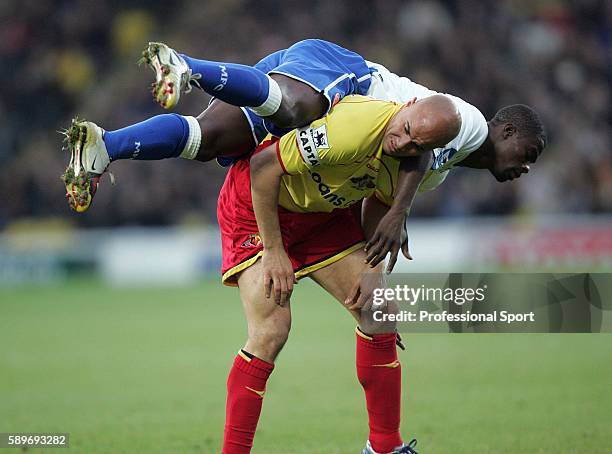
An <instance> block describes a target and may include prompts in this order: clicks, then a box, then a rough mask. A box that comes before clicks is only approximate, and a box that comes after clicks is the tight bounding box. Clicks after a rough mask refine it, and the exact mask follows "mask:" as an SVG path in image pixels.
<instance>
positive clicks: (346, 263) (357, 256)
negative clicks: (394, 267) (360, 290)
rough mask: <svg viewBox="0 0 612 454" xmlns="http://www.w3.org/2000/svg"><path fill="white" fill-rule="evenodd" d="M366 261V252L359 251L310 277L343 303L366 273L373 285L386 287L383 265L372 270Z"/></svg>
mask: <svg viewBox="0 0 612 454" xmlns="http://www.w3.org/2000/svg"><path fill="white" fill-rule="evenodd" d="M365 259H366V253H365V251H363V249H358V250H356V251H354V252H352V253H350V254H349V255H347V256H346V257H343V258H342V259H340V260H338V261H337V262H334V263H332V264H331V265H328V266H326V267H325V268H321V269H320V270H317V271H315V272H313V273H311V274H310V275H309V276H310V277H311V278H312V279H313V280H314V281H315V282H316V283H317V284H319V285H320V286H321V287H323V288H324V289H325V290H326V291H327V292H328V293H330V294H331V295H332V296H333V297H334V298H336V299H337V300H338V301H340V302H341V303H343V302H344V301H345V300H346V298H347V297H348V296H349V295H350V293H351V290H352V289H353V287H354V286H355V284H356V283H357V282H359V281H360V280H361V278H362V276H363V274H364V273H368V276H371V279H372V281H371V282H372V283H373V284H375V285H378V286H383V285H384V282H383V275H382V265H378V266H377V267H376V268H370V267H369V266H368V265H367V264H366V263H365Z"/></svg>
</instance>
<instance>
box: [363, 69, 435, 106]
mask: <svg viewBox="0 0 612 454" xmlns="http://www.w3.org/2000/svg"><path fill="white" fill-rule="evenodd" d="M366 63H367V65H368V66H369V67H370V68H373V69H375V70H376V72H374V73H373V74H372V82H371V84H370V88H369V89H368V92H367V95H368V96H371V97H372V98H374V99H380V100H382V101H394V102H398V103H405V102H408V101H410V100H411V99H412V98H417V99H421V98H426V97H428V96H432V95H436V94H438V92H436V91H433V90H430V89H429V88H427V87H424V86H423V85H419V84H417V83H416V82H413V81H411V80H410V79H408V78H407V77H400V76H398V75H397V74H393V73H392V72H391V71H389V70H388V69H387V68H385V67H384V66H383V65H379V64H378V63H372V62H369V61H366Z"/></svg>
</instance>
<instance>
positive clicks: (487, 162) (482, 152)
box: [456, 124, 495, 169]
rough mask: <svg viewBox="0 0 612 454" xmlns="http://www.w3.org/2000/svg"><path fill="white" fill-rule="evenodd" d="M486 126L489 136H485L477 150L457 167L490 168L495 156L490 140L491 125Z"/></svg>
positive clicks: (493, 145)
mask: <svg viewBox="0 0 612 454" xmlns="http://www.w3.org/2000/svg"><path fill="white" fill-rule="evenodd" d="M487 126H488V127H489V134H488V135H487V138H486V139H485V141H484V142H483V143H482V145H481V146H480V147H479V148H478V149H477V150H474V151H473V152H471V153H470V154H469V155H467V156H466V157H465V159H463V160H462V161H461V162H459V163H457V164H456V165H457V166H460V167H469V168H472V169H489V168H491V166H492V165H493V160H494V155H495V143H493V140H491V125H490V124H487Z"/></svg>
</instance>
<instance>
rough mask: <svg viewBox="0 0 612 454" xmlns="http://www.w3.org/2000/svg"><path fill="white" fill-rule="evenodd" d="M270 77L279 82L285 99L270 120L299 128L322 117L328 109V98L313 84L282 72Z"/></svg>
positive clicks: (277, 123)
mask: <svg viewBox="0 0 612 454" xmlns="http://www.w3.org/2000/svg"><path fill="white" fill-rule="evenodd" d="M270 77H272V79H274V80H275V81H276V83H278V86H279V87H280V89H281V92H282V94H283V99H282V101H281V105H280V107H279V109H278V111H277V112H276V113H275V114H274V115H272V116H271V117H270V120H272V121H273V122H274V124H275V125H276V126H278V127H280V128H298V127H301V126H306V125H309V124H310V123H312V122H313V121H314V120H316V119H317V118H321V117H322V116H323V115H324V114H325V112H326V111H327V104H328V101H327V98H325V96H323V94H322V93H320V92H319V91H317V90H315V89H314V88H312V87H311V86H309V85H307V84H305V83H304V82H300V81H299V80H296V79H293V78H291V77H287V76H283V75H282V74H272V75H271V76H270Z"/></svg>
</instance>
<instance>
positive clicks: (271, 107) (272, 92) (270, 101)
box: [250, 75, 283, 117]
mask: <svg viewBox="0 0 612 454" xmlns="http://www.w3.org/2000/svg"><path fill="white" fill-rule="evenodd" d="M266 77H267V78H268V82H269V83H270V88H269V91H268V98H267V99H266V100H265V101H264V103H263V104H262V105H261V106H257V107H251V108H250V109H251V110H252V111H253V112H255V113H256V114H257V115H259V116H261V117H269V116H270V115H274V114H275V113H276V111H277V110H278V108H279V107H280V105H281V101H282V99H283V92H282V91H281V89H280V87H279V86H278V84H277V83H276V81H275V80H274V79H272V78H271V77H270V76H268V75H266Z"/></svg>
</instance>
